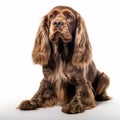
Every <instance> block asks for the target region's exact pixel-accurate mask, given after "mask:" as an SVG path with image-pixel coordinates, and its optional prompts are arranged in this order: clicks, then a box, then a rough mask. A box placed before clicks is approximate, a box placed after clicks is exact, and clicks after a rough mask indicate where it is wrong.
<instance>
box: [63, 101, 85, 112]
mask: <svg viewBox="0 0 120 120" xmlns="http://www.w3.org/2000/svg"><path fill="white" fill-rule="evenodd" d="M84 111H85V110H84V109H83V108H82V107H81V106H80V105H79V104H74V103H68V104H66V105H65V106H64V107H63V108H62V112H64V113H68V114H75V113H81V112H84Z"/></svg>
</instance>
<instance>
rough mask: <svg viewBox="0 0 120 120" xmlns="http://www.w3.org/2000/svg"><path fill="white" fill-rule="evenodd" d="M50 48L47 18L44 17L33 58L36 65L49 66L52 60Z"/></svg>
mask: <svg viewBox="0 0 120 120" xmlns="http://www.w3.org/2000/svg"><path fill="white" fill-rule="evenodd" d="M50 52H51V50H50V46H49V41H48V26H47V16H44V17H43V19H42V21H41V24H40V26H39V29H38V32H37V35H36V39H35V44H34V49H33V52H32V58H33V61H34V63H35V64H41V65H47V64H48V61H49V58H50Z"/></svg>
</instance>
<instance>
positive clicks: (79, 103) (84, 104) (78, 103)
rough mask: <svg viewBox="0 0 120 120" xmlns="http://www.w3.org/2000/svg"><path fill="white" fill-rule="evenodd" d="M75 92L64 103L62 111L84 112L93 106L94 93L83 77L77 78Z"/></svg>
mask: <svg viewBox="0 0 120 120" xmlns="http://www.w3.org/2000/svg"><path fill="white" fill-rule="evenodd" d="M75 89H76V93H75V96H74V97H73V99H72V100H71V102H70V103H68V104H66V105H65V106H64V107H63V109H62V111H63V112H65V113H68V114H74V113H80V112H84V111H85V110H87V109H91V108H93V107H95V100H94V95H93V92H92V89H91V87H90V86H89V84H88V83H87V82H86V81H85V80H84V79H83V80H79V82H78V83H77V85H76V87H75Z"/></svg>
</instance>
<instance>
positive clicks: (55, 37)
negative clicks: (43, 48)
mask: <svg viewBox="0 0 120 120" xmlns="http://www.w3.org/2000/svg"><path fill="white" fill-rule="evenodd" d="M49 38H50V40H51V41H52V42H58V41H59V40H60V39H61V40H62V41H63V42H66V43H68V42H70V41H71V40H72V36H71V34H70V33H69V31H63V32H60V31H56V32H54V33H53V34H52V35H50V36H49Z"/></svg>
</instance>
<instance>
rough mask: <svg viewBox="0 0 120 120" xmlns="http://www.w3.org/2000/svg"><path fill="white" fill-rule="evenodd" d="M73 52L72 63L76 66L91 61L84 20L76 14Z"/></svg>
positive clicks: (78, 66)
mask: <svg viewBox="0 0 120 120" xmlns="http://www.w3.org/2000/svg"><path fill="white" fill-rule="evenodd" d="M74 45H75V46H74V53H73V57H72V64H73V66H76V67H77V68H81V67H84V66H85V65H87V64H89V63H90V62H91V58H92V52H91V51H92V50H91V44H90V42H89V38H88V34H87V30H86V27H85V23H84V20H83V19H82V17H81V16H80V15H79V14H77V26H76V33H75V44H74Z"/></svg>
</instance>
